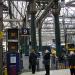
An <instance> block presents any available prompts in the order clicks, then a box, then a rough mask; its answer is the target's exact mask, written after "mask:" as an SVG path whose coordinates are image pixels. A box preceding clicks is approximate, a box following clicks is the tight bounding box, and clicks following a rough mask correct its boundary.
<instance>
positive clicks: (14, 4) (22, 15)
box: [11, 0, 24, 18]
mask: <svg viewBox="0 0 75 75" xmlns="http://www.w3.org/2000/svg"><path fill="white" fill-rule="evenodd" d="M11 3H12V4H13V6H14V7H15V8H16V10H17V11H18V13H19V14H20V15H21V17H22V18H24V16H23V15H22V13H21V12H20V11H19V10H18V9H17V7H16V5H15V4H14V2H12V0H11Z"/></svg>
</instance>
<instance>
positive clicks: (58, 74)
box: [21, 69, 71, 75]
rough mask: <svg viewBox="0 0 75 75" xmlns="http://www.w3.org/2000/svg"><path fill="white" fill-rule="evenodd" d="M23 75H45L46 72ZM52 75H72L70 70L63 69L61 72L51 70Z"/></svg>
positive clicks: (25, 73)
mask: <svg viewBox="0 0 75 75" xmlns="http://www.w3.org/2000/svg"><path fill="white" fill-rule="evenodd" d="M21 75H45V71H39V72H36V73H35V74H32V73H31V72H24V73H22V74H21ZM50 75H71V74H70V70H69V69H61V70H51V71H50Z"/></svg>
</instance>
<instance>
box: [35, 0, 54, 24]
mask: <svg viewBox="0 0 75 75" xmlns="http://www.w3.org/2000/svg"><path fill="white" fill-rule="evenodd" d="M52 3H53V0H51V1H50V2H49V4H48V5H47V7H46V8H45V10H44V12H43V13H42V15H41V16H40V17H39V19H37V20H36V22H37V23H38V21H41V20H42V19H43V18H44V17H45V16H46V15H47V14H48V13H49V11H50V7H51V4H52Z"/></svg>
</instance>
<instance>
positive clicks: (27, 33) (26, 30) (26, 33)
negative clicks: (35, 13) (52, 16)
mask: <svg viewBox="0 0 75 75" xmlns="http://www.w3.org/2000/svg"><path fill="white" fill-rule="evenodd" d="M29 34H30V33H29V28H22V29H21V35H25V36H26V35H29Z"/></svg>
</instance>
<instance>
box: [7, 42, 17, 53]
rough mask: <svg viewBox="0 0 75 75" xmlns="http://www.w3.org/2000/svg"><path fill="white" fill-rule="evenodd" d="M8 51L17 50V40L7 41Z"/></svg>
mask: <svg viewBox="0 0 75 75" xmlns="http://www.w3.org/2000/svg"><path fill="white" fill-rule="evenodd" d="M8 51H12V52H14V51H18V42H8Z"/></svg>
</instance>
